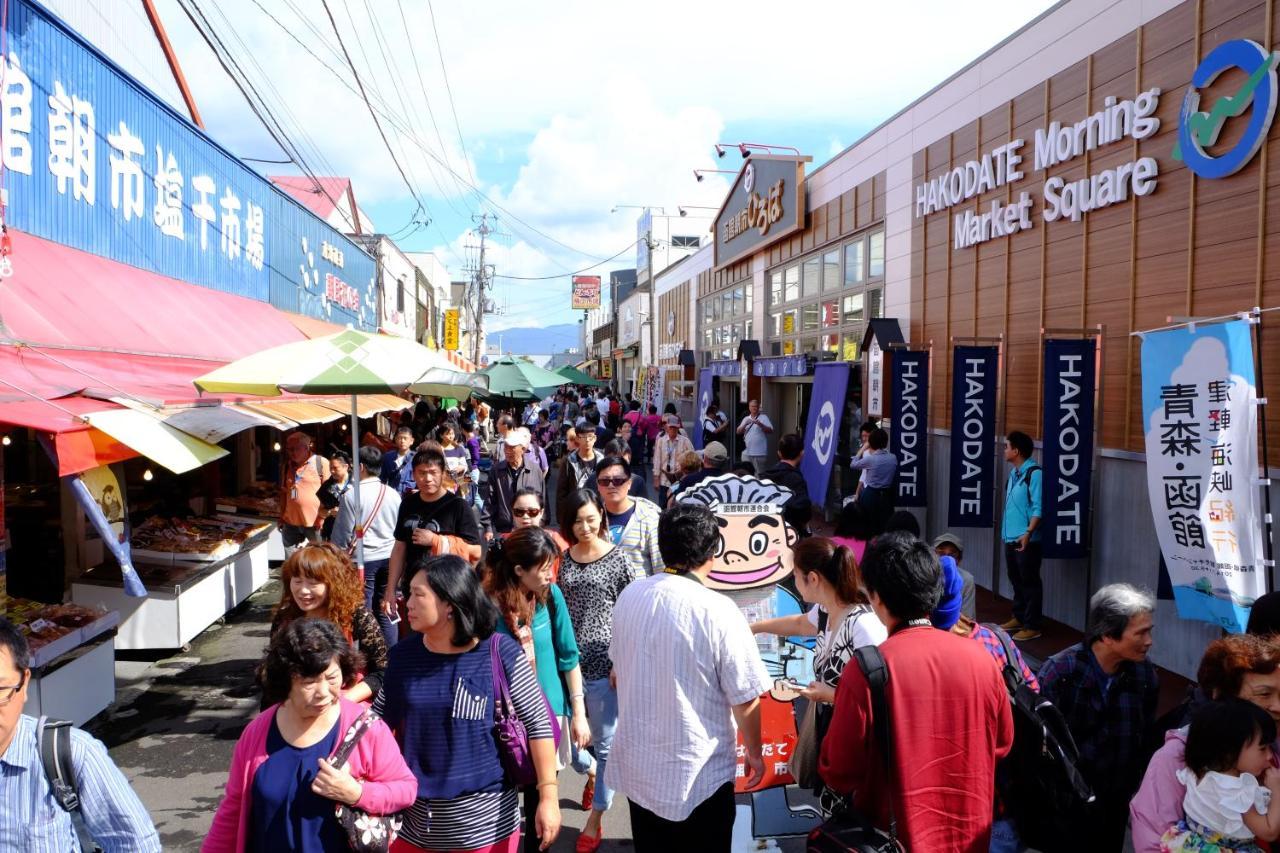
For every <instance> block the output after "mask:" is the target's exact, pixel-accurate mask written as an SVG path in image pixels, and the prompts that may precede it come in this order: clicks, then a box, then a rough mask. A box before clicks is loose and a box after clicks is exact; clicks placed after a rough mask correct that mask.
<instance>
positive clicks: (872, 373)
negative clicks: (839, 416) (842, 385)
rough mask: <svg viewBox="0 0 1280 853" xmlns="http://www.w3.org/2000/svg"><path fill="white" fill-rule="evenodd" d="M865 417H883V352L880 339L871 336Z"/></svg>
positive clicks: (868, 351)
mask: <svg viewBox="0 0 1280 853" xmlns="http://www.w3.org/2000/svg"><path fill="white" fill-rule="evenodd" d="M866 355H867V406H866V408H867V417H868V418H879V417H883V416H884V351H883V350H881V349H880V339H879V338H877V337H875V336H874V335H872V337H871V346H869V347H867V353H866Z"/></svg>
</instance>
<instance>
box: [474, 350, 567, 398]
mask: <svg viewBox="0 0 1280 853" xmlns="http://www.w3.org/2000/svg"><path fill="white" fill-rule="evenodd" d="M480 372H481V373H483V374H484V375H485V376H487V377H489V393H490V394H491V395H493V396H497V397H515V398H517V399H522V400H524V399H530V398H532V397H534V396H535V395H537V396H538V397H539V399H541V396H545V392H546V390H547V389H550V388H559V387H560V386H561V385H568V384H569V380H568V379H565V378H564V377H563V376H561V375H560V374H558V373H553V372H552V371H550V370H546V369H545V368H541V367H538V365H536V364H534V363H533V362H531V361H525V360H524V359H522V358H516V357H514V356H510V355H504V356H502V357H501V358H499V359H498V360H497V361H495V362H493V364H490V365H489V366H488V367H486V368H485V369H484V370H482V371H480Z"/></svg>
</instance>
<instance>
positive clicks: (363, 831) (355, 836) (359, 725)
mask: <svg viewBox="0 0 1280 853" xmlns="http://www.w3.org/2000/svg"><path fill="white" fill-rule="evenodd" d="M377 720H378V717H377V716H376V715H375V714H374V713H373V711H365V712H364V713H363V714H361V715H360V716H359V718H357V719H356V721H355V722H354V723H352V724H351V728H349V729H347V733H346V734H345V735H343V736H342V743H341V744H339V746H338V749H337V751H336V752H334V754H333V758H332V763H333V766H334V767H341V766H342V765H344V764H346V762H347V759H348V758H349V757H350V756H351V751H352V750H354V749H355V748H356V744H357V743H359V742H360V738H361V737H363V736H364V733H365V732H367V731H368V730H369V728H370V726H372V725H373V724H374V723H375V722H377ZM334 813H335V814H336V815H337V817H338V823H340V824H341V825H342V830H343V832H345V833H346V834H347V841H348V842H349V843H350V844H351V849H352V850H355V851H357V853H387V851H388V850H390V849H391V842H393V841H395V840H396V836H397V835H398V834H399V833H400V826H401V825H402V824H403V823H404V813H403V812H398V813H396V814H392V815H372V814H369V813H368V812H366V811H365V810H364V809H361V808H358V807H357V806H349V805H346V804H345V803H337V804H336V805H335V807H334Z"/></svg>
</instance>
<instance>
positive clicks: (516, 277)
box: [494, 240, 640, 281]
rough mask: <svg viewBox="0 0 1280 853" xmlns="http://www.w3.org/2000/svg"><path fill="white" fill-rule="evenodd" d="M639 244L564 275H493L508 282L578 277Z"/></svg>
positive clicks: (613, 259)
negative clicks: (569, 276) (568, 276)
mask: <svg viewBox="0 0 1280 853" xmlns="http://www.w3.org/2000/svg"><path fill="white" fill-rule="evenodd" d="M639 242H640V241H639V240H636V241H635V242H634V243H632V244H631V245H629V246H627V247H626V248H624V249H623V250H622V251H620V252H618V253H617V254H616V255H614V256H613V257H611V258H605V259H604V260H603V261H601V262H600V263H598V264H592V265H591V266H589V267H583V268H582V269H580V270H574V271H573V272H564V273H559V274H557V275H537V276H524V275H498V274H496V273H495V274H494V278H505V279H507V280H508V281H551V280H552V279H557V278H564V277H565V276H567V275H578V274H579V273H584V272H590V271H591V270H593V269H595V268H596V267H602V266H604V265H605V264H607V263H611V262H613V261H616V260H617V259H618V258H620V257H622V256H623V255H625V254H626V253H627V252H629V251H631V250H632V249H634V248H635V247H636V243H639Z"/></svg>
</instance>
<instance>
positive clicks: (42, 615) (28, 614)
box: [0, 592, 120, 726]
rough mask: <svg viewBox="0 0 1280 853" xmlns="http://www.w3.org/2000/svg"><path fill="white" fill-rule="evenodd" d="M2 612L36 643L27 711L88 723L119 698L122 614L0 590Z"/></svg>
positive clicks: (31, 642)
mask: <svg viewBox="0 0 1280 853" xmlns="http://www.w3.org/2000/svg"><path fill="white" fill-rule="evenodd" d="M0 614H2V615H3V616H4V617H5V618H6V619H8V620H9V621H10V622H13V623H14V624H15V625H17V626H18V629H19V630H20V631H22V633H23V634H24V635H26V638H27V643H28V645H29V646H30V647H31V685H30V687H29V688H28V690H27V702H26V704H25V705H24V706H23V709H22V710H23V713H26V714H31V715H32V716H35V717H39V716H42V715H43V716H49V717H56V718H58V719H62V720H71V721H72V722H73V723H75V724H76V725H77V726H78V725H83V724H84V723H85V722H87V721H88V720H89V719H91V718H92V717H94V716H95V715H97V714H98V712H100V711H102V710H103V709H104V708H106V707H107V706H108V705H110V704H111V702H112V701H113V700H114V699H115V695H116V676H115V662H116V655H115V634H116V627H117V626H118V625H119V623H120V614H119V613H116V612H114V611H108V610H106V609H103V608H101V607H84V606H80V605H77V604H41V603H40V602H38V601H29V600H27V599H24V598H10V597H9V596H7V595H6V594H4V593H3V592H0Z"/></svg>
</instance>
